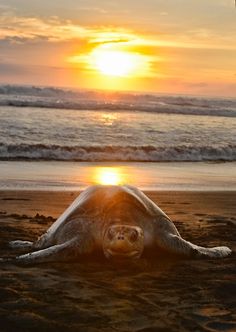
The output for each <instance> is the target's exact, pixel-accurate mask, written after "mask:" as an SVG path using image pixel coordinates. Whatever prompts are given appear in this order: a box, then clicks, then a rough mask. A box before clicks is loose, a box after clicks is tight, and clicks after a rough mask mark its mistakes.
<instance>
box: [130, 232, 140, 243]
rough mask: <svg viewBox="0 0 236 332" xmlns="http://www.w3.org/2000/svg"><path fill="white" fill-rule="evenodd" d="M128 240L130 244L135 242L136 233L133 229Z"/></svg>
mask: <svg viewBox="0 0 236 332" xmlns="http://www.w3.org/2000/svg"><path fill="white" fill-rule="evenodd" d="M129 239H130V241H131V242H135V241H136V240H137V239H138V232H137V231H136V230H135V229H134V230H132V232H131V234H130V237H129Z"/></svg>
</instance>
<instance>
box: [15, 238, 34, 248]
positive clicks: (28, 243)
mask: <svg viewBox="0 0 236 332" xmlns="http://www.w3.org/2000/svg"><path fill="white" fill-rule="evenodd" d="M9 247H10V248H14V249H24V248H32V247H33V242H31V241H23V240H14V241H10V242H9Z"/></svg>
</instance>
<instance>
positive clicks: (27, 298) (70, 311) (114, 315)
mask: <svg viewBox="0 0 236 332" xmlns="http://www.w3.org/2000/svg"><path fill="white" fill-rule="evenodd" d="M77 194H78V193H75V192H25V191H24V192H22V191H18V192H17V191H4V192H0V257H2V256H14V255H15V254H17V253H18V252H19V251H16V250H12V249H9V248H8V246H7V243H8V241H10V240H14V239H25V240H34V239H36V238H37V236H39V235H41V234H42V233H43V232H44V231H45V230H46V229H47V228H48V227H49V226H50V225H51V223H52V222H53V221H54V220H55V218H57V217H58V216H59V215H60V214H61V213H62V212H63V211H64V209H65V208H66V207H67V206H68V205H69V204H70V203H71V201H72V200H73V199H74V198H75V197H76V196H77ZM147 194H148V196H149V197H150V198H151V199H153V200H154V201H155V202H156V203H157V204H158V205H159V206H160V207H161V208H162V209H163V210H164V211H165V212H166V213H167V214H168V215H169V216H170V217H171V219H172V220H173V221H174V222H175V224H176V226H177V228H178V230H179V231H180V233H181V235H182V236H183V237H184V238H185V239H186V240H189V241H193V242H194V243H196V244H199V245H204V246H214V245H227V246H229V247H230V248H232V249H233V250H234V251H235V250H236V243H235V239H236V204H235V202H236V192H202V193H201V192H149V193H147ZM0 268H1V270H0V331H1V332H11V331H14V332H15V331H17V332H21V331H22V332H27V331H34V332H36V331H47V332H48V331H57V332H60V331H69V332H72V331H73V332H74V331H82V332H86V331H91V332H95V331H124V332H125V331H139V332H141V331H142V332H144V331H145V332H148V331H149V332H154V331H161V332H162V331H166V332H167V331H168V332H169V331H183V332H185V331H194V332H196V331H235V330H236V297H235V294H236V260H235V253H233V255H232V256H230V257H229V258H225V259H221V260H213V259H204V260H180V259H178V260H177V259H176V258H163V259H162V258H161V257H159V258H158V260H155V259H146V258H142V259H141V260H140V261H139V262H137V263H135V264H132V265H129V266H115V265H113V264H111V263H110V262H108V261H106V260H101V261H97V260H94V261H93V260H92V261H89V262H80V263H73V264H72V263H70V264H56V263H53V264H44V265H38V266H32V267H21V266H13V265H1V267H0Z"/></svg>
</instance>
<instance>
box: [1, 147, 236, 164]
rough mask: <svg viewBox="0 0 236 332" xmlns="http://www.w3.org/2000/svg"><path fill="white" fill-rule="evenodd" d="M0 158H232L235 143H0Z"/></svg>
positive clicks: (233, 156)
mask: <svg viewBox="0 0 236 332" xmlns="http://www.w3.org/2000/svg"><path fill="white" fill-rule="evenodd" d="M0 160H51V161H52V160H58V161H59V160H61V161H88V162H89V161H149V162H150V161H151V162H159V161H235V160H236V145H232V144H229V145H224V146H217V147H212V146H189V145H179V146H168V147H166V146H165V147H154V146H60V145H44V144H35V145H27V144H18V145H17V144H15V145H14V144H11V145H5V144H0Z"/></svg>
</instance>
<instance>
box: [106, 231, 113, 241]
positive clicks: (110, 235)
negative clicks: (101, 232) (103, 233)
mask: <svg viewBox="0 0 236 332" xmlns="http://www.w3.org/2000/svg"><path fill="white" fill-rule="evenodd" d="M107 237H108V239H109V240H112V239H113V237H114V235H113V231H112V229H111V228H109V229H108V232H107Z"/></svg>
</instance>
